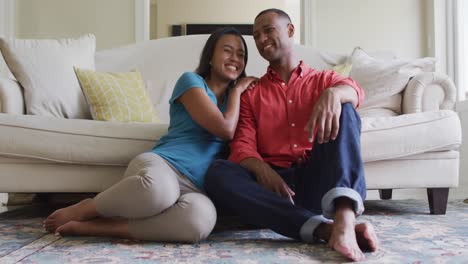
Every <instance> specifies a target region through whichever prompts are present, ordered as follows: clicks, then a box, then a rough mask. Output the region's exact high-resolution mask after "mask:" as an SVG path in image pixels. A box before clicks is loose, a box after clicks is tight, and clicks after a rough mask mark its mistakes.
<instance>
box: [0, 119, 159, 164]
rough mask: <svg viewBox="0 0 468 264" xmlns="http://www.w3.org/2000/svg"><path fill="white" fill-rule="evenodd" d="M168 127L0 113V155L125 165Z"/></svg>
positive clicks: (150, 145) (148, 148) (150, 144)
mask: <svg viewBox="0 0 468 264" xmlns="http://www.w3.org/2000/svg"><path fill="white" fill-rule="evenodd" d="M167 128H168V126H167V125H165V124H157V123H120V122H106V121H95V120H84V119H62V118H53V117H46V116H33V115H8V114H0V155H2V156H7V157H24V158H35V159H41V160H49V161H56V162H59V163H75V164H99V165H121V166H126V165H127V164H128V162H129V161H130V160H131V159H132V158H134V157H135V156H136V155H138V154H140V153H143V152H146V151H150V150H151V149H152V147H153V146H154V144H155V142H156V140H159V138H160V137H161V136H162V135H164V134H166V133H167Z"/></svg>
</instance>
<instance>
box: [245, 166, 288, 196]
mask: <svg viewBox="0 0 468 264" xmlns="http://www.w3.org/2000/svg"><path fill="white" fill-rule="evenodd" d="M240 165H241V166H242V167H244V168H246V169H247V170H249V171H251V172H253V173H254V175H255V177H256V178H257V182H258V183H259V184H260V185H262V186H263V187H265V188H267V189H268V190H270V191H273V192H275V193H277V194H278V195H280V196H282V197H286V198H288V199H289V201H291V203H292V204H294V200H293V198H292V197H293V196H294V195H296V194H295V193H294V191H293V190H291V188H289V186H288V185H287V184H286V183H285V182H284V180H283V178H281V176H280V175H279V174H278V173H277V172H276V171H275V170H273V169H272V168H271V167H270V166H269V165H268V164H266V163H265V162H263V161H261V160H258V159H255V158H247V159H245V160H243V161H241V163H240Z"/></svg>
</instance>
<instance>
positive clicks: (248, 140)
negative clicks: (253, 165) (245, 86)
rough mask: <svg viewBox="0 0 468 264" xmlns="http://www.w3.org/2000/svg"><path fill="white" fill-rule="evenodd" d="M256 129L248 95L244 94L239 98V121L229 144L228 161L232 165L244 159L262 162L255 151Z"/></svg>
mask: <svg viewBox="0 0 468 264" xmlns="http://www.w3.org/2000/svg"><path fill="white" fill-rule="evenodd" d="M257 89H259V88H257ZM256 127H257V126H256V121H255V116H254V114H253V111H252V104H251V100H250V98H249V93H248V92H245V93H243V94H242V96H241V105H240V112H239V121H238V123H237V128H236V133H235V135H234V139H233V140H232V141H231V144H230V148H231V154H230V155H229V160H230V161H232V162H234V163H240V162H241V161H242V160H244V159H246V158H257V159H259V160H263V158H262V157H261V156H260V154H259V153H258V151H257V131H256Z"/></svg>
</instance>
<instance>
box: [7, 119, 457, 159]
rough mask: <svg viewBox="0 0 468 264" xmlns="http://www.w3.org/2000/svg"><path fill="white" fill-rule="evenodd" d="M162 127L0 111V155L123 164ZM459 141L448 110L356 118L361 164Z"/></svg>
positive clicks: (159, 133)
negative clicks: (360, 129) (360, 124)
mask: <svg viewBox="0 0 468 264" xmlns="http://www.w3.org/2000/svg"><path fill="white" fill-rule="evenodd" d="M167 128H168V125H167V124H155V123H119V122H104V121H93V120H78V119H57V118H52V117H44V116H32V115H7V114H0V155H1V156H3V157H22V158H28V159H38V160H44V161H53V162H59V163H75V164H94V165H115V166H126V165H127V164H128V163H129V162H130V160H132V159H133V158H134V157H135V156H136V155H138V154H140V153H143V152H146V151H150V150H151V149H152V147H153V146H154V144H155V142H156V141H157V140H159V139H160V137H161V136H163V135H165V134H166V133H167ZM433 135H438V136H437V137H434V136H433ZM460 144H461V128H460V121H459V119H458V116H457V114H456V113H455V112H453V111H450V110H442V111H437V112H424V113H417V114H409V115H402V116H395V117H367V118H362V136H361V145H362V156H363V160H364V162H370V161H378V160H389V159H396V158H401V157H406V156H411V155H416V154H420V153H426V152H432V151H444V150H456V149H457V148H458V146H459V145H460Z"/></svg>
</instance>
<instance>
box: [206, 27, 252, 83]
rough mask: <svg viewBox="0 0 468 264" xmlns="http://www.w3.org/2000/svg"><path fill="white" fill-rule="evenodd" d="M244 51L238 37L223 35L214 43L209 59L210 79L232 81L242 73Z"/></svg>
mask: <svg viewBox="0 0 468 264" xmlns="http://www.w3.org/2000/svg"><path fill="white" fill-rule="evenodd" d="M244 58H245V49H244V45H243V43H242V40H241V38H240V37H238V36H236V35H230V34H227V35H224V36H222V37H221V38H220V39H219V40H218V42H217V43H216V46H215V50H214V52H213V57H212V58H211V78H217V79H221V80H223V81H233V80H236V79H237V78H239V76H240V74H241V73H242V72H243V71H244V68H245V63H244Z"/></svg>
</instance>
